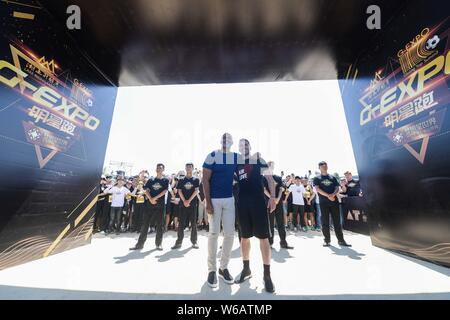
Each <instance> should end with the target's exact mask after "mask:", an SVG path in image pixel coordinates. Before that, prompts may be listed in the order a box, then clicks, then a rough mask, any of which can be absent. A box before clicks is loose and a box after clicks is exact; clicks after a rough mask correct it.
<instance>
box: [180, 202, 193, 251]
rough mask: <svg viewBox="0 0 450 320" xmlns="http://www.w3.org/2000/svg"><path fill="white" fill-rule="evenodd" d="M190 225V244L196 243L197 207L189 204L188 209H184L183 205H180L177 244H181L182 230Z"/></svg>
mask: <svg viewBox="0 0 450 320" xmlns="http://www.w3.org/2000/svg"><path fill="white" fill-rule="evenodd" d="M189 222H190V223H191V242H192V244H196V243H197V206H196V205H195V204H191V205H190V206H189V207H187V208H186V207H185V206H184V204H183V203H180V207H179V211H178V239H177V244H182V243H183V239H184V228H186V227H187V226H188V225H189Z"/></svg>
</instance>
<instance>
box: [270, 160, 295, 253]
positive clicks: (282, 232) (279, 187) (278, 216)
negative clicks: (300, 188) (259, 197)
mask: <svg viewBox="0 0 450 320" xmlns="http://www.w3.org/2000/svg"><path fill="white" fill-rule="evenodd" d="M267 164H268V166H269V169H268V170H267V171H266V174H265V175H264V194H265V195H266V201H267V202H269V201H270V199H271V198H272V195H271V192H270V185H271V184H273V185H274V186H275V205H276V207H275V211H273V212H270V209H269V208H267V211H268V212H267V213H268V215H269V223H270V233H271V236H270V238H269V242H270V246H272V245H273V237H274V231H275V220H276V223H277V230H278V236H279V237H280V246H281V248H283V249H294V248H293V247H290V246H288V244H287V242H286V228H285V225H284V213H283V199H282V198H283V196H284V187H283V181H282V179H281V177H279V176H276V175H273V170H274V168H275V163H274V162H273V161H269V162H268V163H267Z"/></svg>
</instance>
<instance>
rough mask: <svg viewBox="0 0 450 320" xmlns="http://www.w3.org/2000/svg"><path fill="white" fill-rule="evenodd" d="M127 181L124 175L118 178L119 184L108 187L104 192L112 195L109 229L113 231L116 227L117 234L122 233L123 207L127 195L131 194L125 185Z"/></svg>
mask: <svg viewBox="0 0 450 320" xmlns="http://www.w3.org/2000/svg"><path fill="white" fill-rule="evenodd" d="M124 184H125V181H124V179H123V178H122V177H119V178H117V184H116V185H115V186H111V187H109V188H108V189H106V190H105V191H104V192H105V193H109V194H111V195H112V202H111V212H110V216H109V228H108V231H109V232H111V231H113V229H114V224H115V229H116V234H120V224H121V217H122V208H123V205H124V204H125V197H126V196H127V195H128V194H131V192H130V190H128V189H127V188H126V187H125V186H124Z"/></svg>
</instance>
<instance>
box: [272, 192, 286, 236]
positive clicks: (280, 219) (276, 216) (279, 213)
mask: <svg viewBox="0 0 450 320" xmlns="http://www.w3.org/2000/svg"><path fill="white" fill-rule="evenodd" d="M275 221H276V223H277V230H278V235H279V236H280V244H281V245H287V242H286V228H285V226H284V214H283V203H282V202H281V201H280V202H279V203H278V204H277V207H276V208H275V211H274V212H272V213H269V223H270V233H271V237H270V238H269V242H270V245H272V244H273V236H274V231H275Z"/></svg>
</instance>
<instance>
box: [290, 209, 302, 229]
mask: <svg viewBox="0 0 450 320" xmlns="http://www.w3.org/2000/svg"><path fill="white" fill-rule="evenodd" d="M297 215H300V226H301V227H305V221H304V220H303V216H304V215H305V206H302V205H297V204H293V205H292V225H293V226H294V227H298V224H297Z"/></svg>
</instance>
